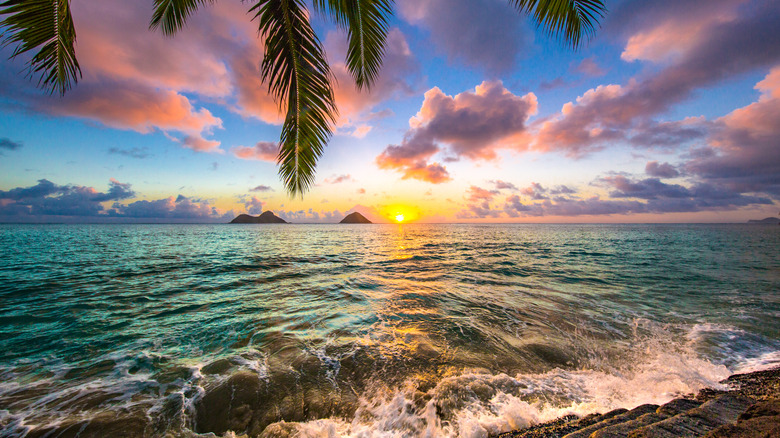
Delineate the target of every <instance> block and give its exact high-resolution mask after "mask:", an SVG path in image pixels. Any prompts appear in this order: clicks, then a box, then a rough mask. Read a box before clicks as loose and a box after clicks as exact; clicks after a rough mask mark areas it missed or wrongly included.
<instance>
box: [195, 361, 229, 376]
mask: <svg viewBox="0 0 780 438" xmlns="http://www.w3.org/2000/svg"><path fill="white" fill-rule="evenodd" d="M232 367H233V364H232V363H230V361H229V360H227V359H219V360H215V361H214V362H211V363H210V364H208V365H206V366H204V367H203V368H201V369H200V370H201V372H202V373H203V374H224V373H225V371H227V370H229V369H230V368H232Z"/></svg>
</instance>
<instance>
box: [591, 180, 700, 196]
mask: <svg viewBox="0 0 780 438" xmlns="http://www.w3.org/2000/svg"><path fill="white" fill-rule="evenodd" d="M601 181H602V182H603V183H605V184H606V185H607V186H610V187H612V188H613V189H614V190H613V191H611V192H610V193H609V195H610V196H611V197H613V198H642V199H658V198H688V197H691V196H692V193H691V192H690V191H689V190H688V189H687V188H685V187H683V186H681V185H679V184H666V183H663V182H661V180H659V179H658V178H646V179H643V180H639V181H634V180H630V179H628V178H627V177H625V176H623V175H617V176H610V177H605V178H602V180H601Z"/></svg>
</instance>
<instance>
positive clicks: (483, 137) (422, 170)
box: [376, 82, 537, 182]
mask: <svg viewBox="0 0 780 438" xmlns="http://www.w3.org/2000/svg"><path fill="white" fill-rule="evenodd" d="M536 108H537V101H536V96H535V95H534V94H533V93H529V94H526V95H525V96H516V95H514V94H512V93H511V92H510V91H509V90H507V89H506V88H504V86H503V84H501V82H483V83H482V84H480V85H478V86H477V87H476V88H475V89H474V91H465V92H463V93H460V94H458V95H456V96H448V95H446V94H444V93H443V92H442V91H441V90H440V89H439V88H432V89H430V90H428V92H426V93H425V99H424V101H423V104H422V106H421V108H420V111H419V112H418V113H417V115H416V116H415V117H412V118H411V119H410V120H409V125H410V129H409V130H408V131H407V132H406V134H405V135H404V140H403V142H402V144H401V145H389V146H387V147H386V148H385V150H384V151H383V152H382V153H381V154H380V155H379V156H378V157H377V160H376V161H377V164H378V165H379V167H380V168H382V169H395V170H398V171H400V172H401V173H402V174H403V175H404V178H416V179H420V180H423V181H428V182H434V181H435V182H444V181H449V179H450V177H449V173H448V172H447V170H446V168H444V167H443V166H442V165H440V164H438V163H433V164H429V163H428V161H429V160H430V159H431V158H432V157H433V156H434V155H435V154H437V153H439V152H440V151H442V150H445V151H446V152H448V153H449V154H450V155H451V156H450V157H448V159H449V160H450V161H452V160H457V159H460V158H468V159H470V160H492V159H496V158H497V155H496V152H495V151H496V149H498V148H510V147H516V145H517V144H518V137H521V136H523V135H524V133H525V129H526V122H527V120H528V118H529V117H530V116H531V115H533V114H535V113H536ZM439 144H442V145H443V146H439Z"/></svg>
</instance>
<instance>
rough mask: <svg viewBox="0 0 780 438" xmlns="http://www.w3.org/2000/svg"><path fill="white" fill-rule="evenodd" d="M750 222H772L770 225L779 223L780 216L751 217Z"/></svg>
mask: <svg viewBox="0 0 780 438" xmlns="http://www.w3.org/2000/svg"><path fill="white" fill-rule="evenodd" d="M748 223H749V224H770V225H777V224H780V218H776V217H767V218H764V219H750V220H749V221H748Z"/></svg>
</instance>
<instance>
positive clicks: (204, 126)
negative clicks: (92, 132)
mask: <svg viewBox="0 0 780 438" xmlns="http://www.w3.org/2000/svg"><path fill="white" fill-rule="evenodd" d="M42 104H44V105H48V106H47V107H46V109H47V110H48V111H50V112H52V113H54V114H58V115H68V116H77V117H84V118H88V119H92V120H96V121H99V122H101V123H103V124H105V125H107V126H111V127H114V128H120V129H130V130H134V131H138V132H141V133H149V132H153V131H154V130H155V129H160V130H162V131H179V132H184V133H187V134H190V135H200V134H201V133H202V132H204V131H205V132H208V131H210V130H211V129H213V128H219V127H221V126H222V120H221V119H219V118H218V117H215V116H214V115H212V114H211V112H210V111H209V110H207V109H205V108H201V109H196V108H194V107H193V106H192V103H191V102H190V100H189V99H187V98H186V97H184V96H182V95H181V94H178V93H177V92H176V91H173V90H153V89H149V88H143V87H140V88H139V87H134V86H133V85H132V84H128V83H123V82H121V83H111V84H109V83H97V84H96V83H85V84H80V85H79V87H78V88H76V89H75V90H73V91H72V92H71V93H69V94H68V95H66V96H65V97H64V98H63V99H61V100H59V101H51V100H47V101H46V102H45V103H42Z"/></svg>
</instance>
